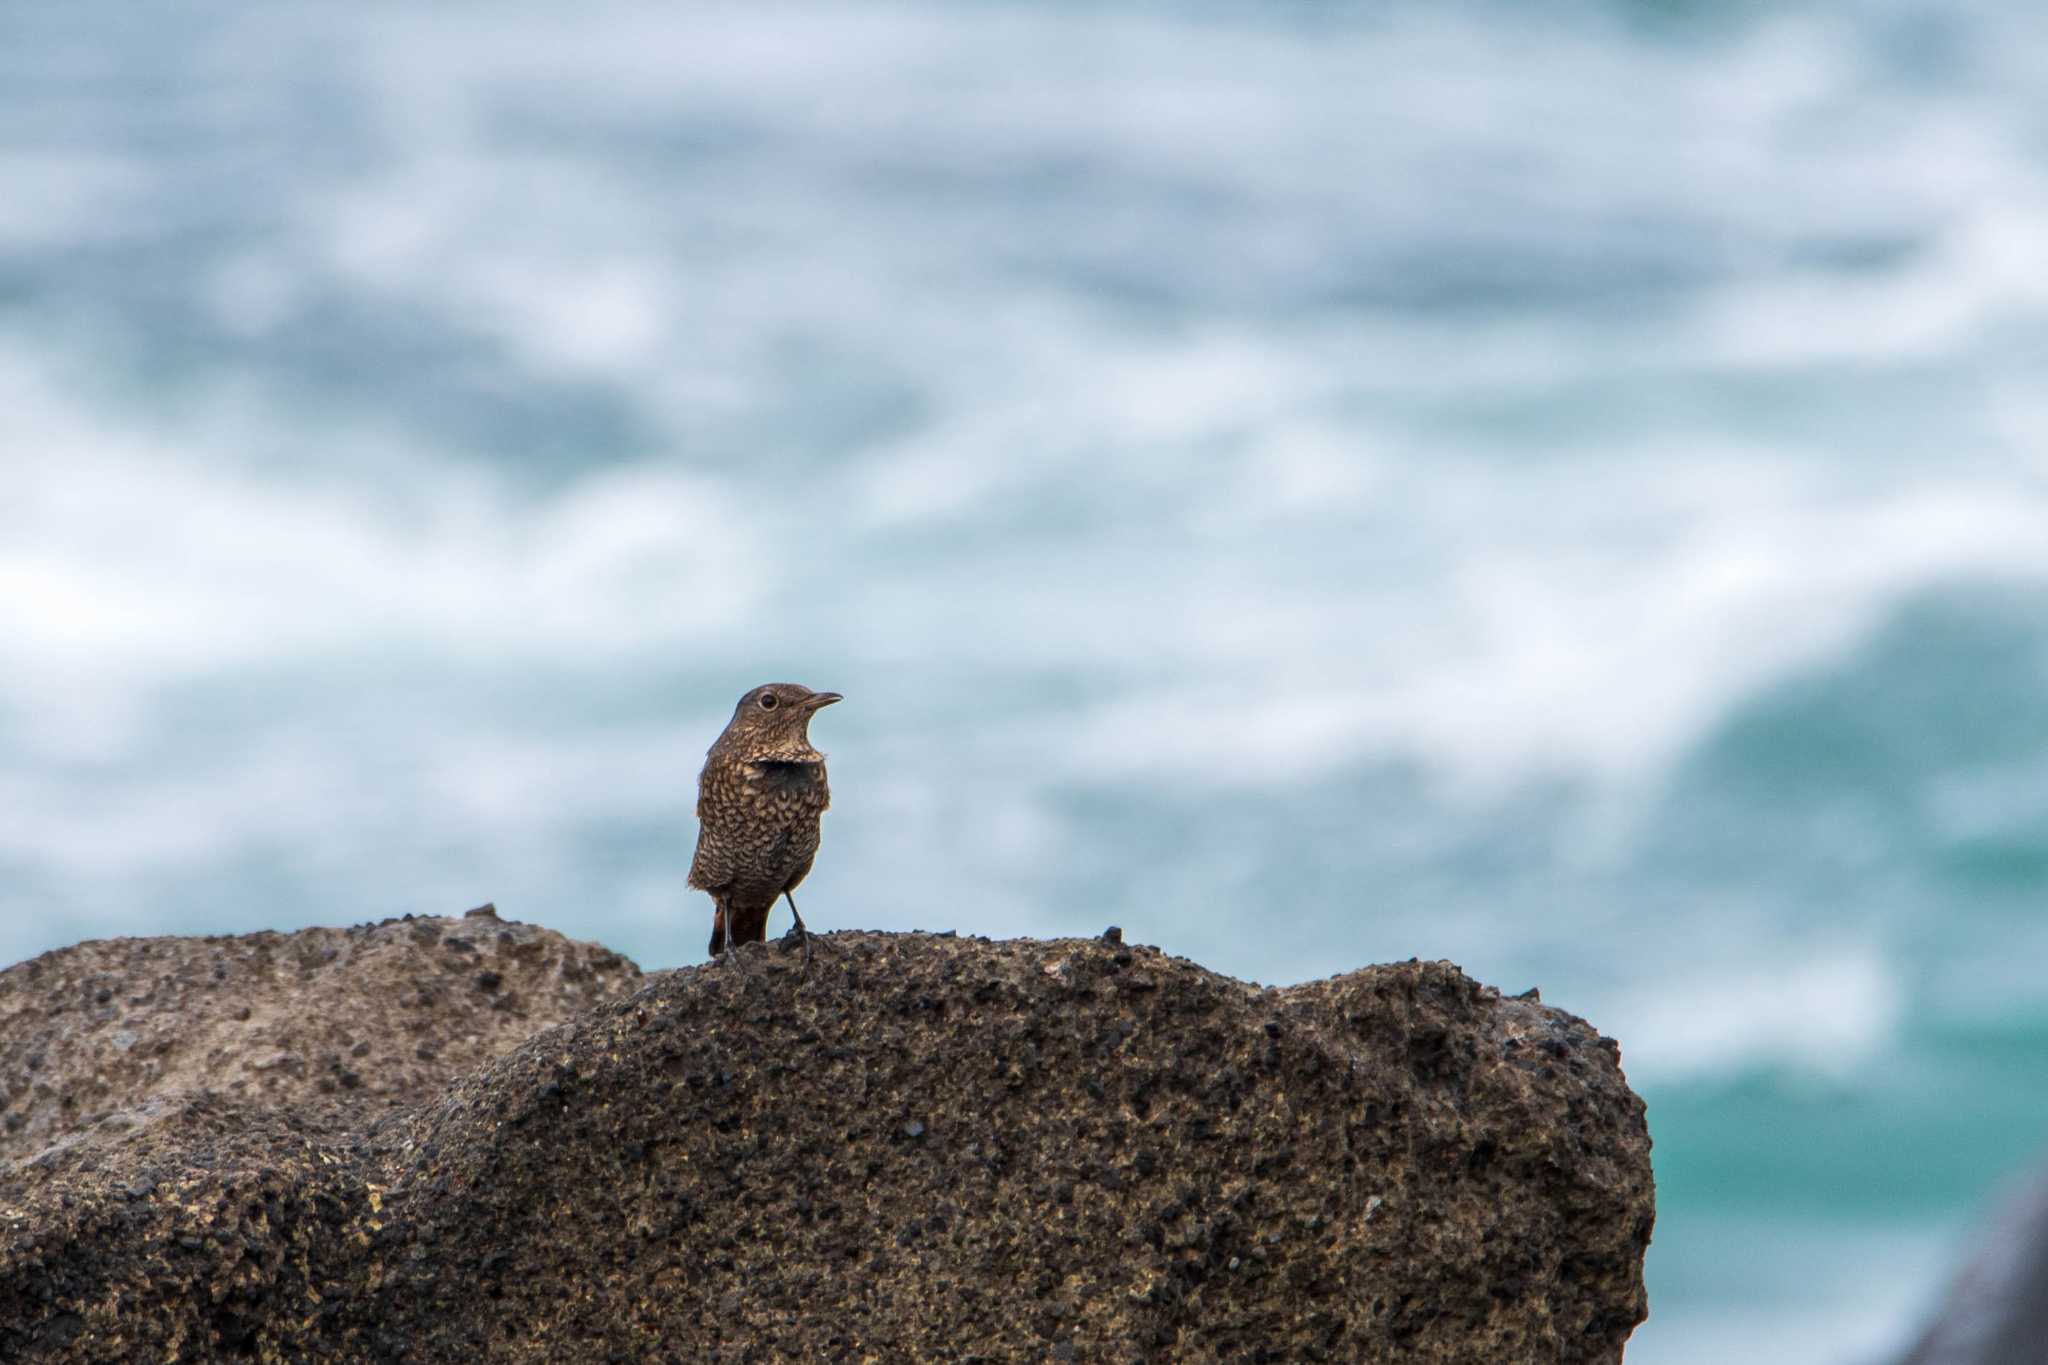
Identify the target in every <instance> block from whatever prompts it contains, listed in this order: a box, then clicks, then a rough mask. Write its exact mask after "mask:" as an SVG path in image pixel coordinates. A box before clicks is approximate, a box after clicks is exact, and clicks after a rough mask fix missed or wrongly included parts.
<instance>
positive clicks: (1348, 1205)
mask: <svg viewBox="0 0 2048 1365" xmlns="http://www.w3.org/2000/svg"><path fill="white" fill-rule="evenodd" d="M826 944H827V946H821V947H820V948H819V950H818V954H817V957H816V960H815V961H814V963H813V964H812V965H811V967H810V969H809V971H808V973H805V972H804V971H803V970H802V969H801V967H800V966H799V965H798V963H797V961H796V959H795V958H793V957H791V956H787V955H784V954H781V953H779V952H777V951H776V950H775V949H774V948H773V947H769V948H764V949H749V950H747V951H746V952H745V953H744V954H743V955H742V960H741V964H740V965H739V966H736V967H725V968H717V967H712V968H697V969H691V970H686V971H681V972H676V973H672V974H668V975H664V976H661V977H658V978H655V979H654V980H653V981H652V984H649V985H647V986H646V987H645V988H644V989H642V990H640V991H638V992H637V993H636V994H634V995H632V996H630V997H628V998H625V999H622V1000H619V1001H617V1002H616V1003H612V1004H605V1005H600V1006H598V1007H596V1008H594V1009H592V1010H590V1011H589V1012H587V1013H584V1014H582V1015H580V1016H578V1017H577V1018H574V1019H572V1020H570V1021H569V1022H568V1023H566V1024H563V1025H561V1026H559V1027H556V1028H553V1029H550V1030H548V1031H546V1032H542V1033H539V1034H537V1035H536V1036H534V1037H533V1038H531V1039H530V1040H529V1041H527V1042H526V1043H525V1044H524V1045H523V1046H520V1047H518V1048H517V1049H516V1050H514V1051H513V1052H511V1053H510V1054H508V1055H506V1056H504V1057H502V1058H501V1059H499V1060H498V1061H496V1062H493V1063H490V1064H488V1065H485V1066H482V1067H480V1068H478V1069H477V1070H475V1071H473V1072H471V1073H470V1074H468V1075H465V1076H463V1077H461V1078H460V1079H458V1080H456V1081H455V1082H454V1083H453V1084H451V1085H449V1086H448V1087H447V1088H446V1089H445V1090H443V1091H442V1092H440V1093H438V1094H436V1095H434V1096H432V1097H431V1098H428V1099H426V1100H425V1101H423V1102H421V1103H418V1104H415V1105H412V1106H410V1107H404V1108H398V1109H387V1110H384V1111H383V1112H382V1113H381V1114H380V1113H379V1112H378V1106H376V1105H373V1104H370V1103H367V1102H364V1103H363V1104H362V1107H361V1108H359V1109H357V1110H356V1111H354V1113H355V1117H354V1120H353V1121H352V1122H343V1121H340V1120H339V1119H337V1118H333V1117H323V1116H321V1115H320V1114H316V1115H314V1117H313V1118H311V1119H309V1118H308V1117H307V1114H306V1111H305V1110H304V1109H303V1108H301V1107H299V1106H296V1105H286V1106H281V1107H270V1106H267V1105H266V1103H265V1097H264V1096H262V1095H246V1096H232V1095H227V1094H205V1095H187V1096H185V1097H182V1098H177V1099H174V1100H169V1101H162V1102H159V1103H156V1104H154V1105H145V1106H143V1107H142V1108H141V1109H140V1110H134V1111H130V1112H128V1113H127V1114H126V1115H125V1116H124V1117H125V1124H124V1125H123V1126H122V1127H121V1129H120V1131H119V1132H118V1133H112V1134H105V1135H103V1136H102V1137H101V1138H100V1140H97V1141H94V1142H89V1143H87V1142H72V1143H70V1144H68V1145H66V1144H60V1145H57V1146H53V1147H51V1148H49V1149H47V1150H45V1151H44V1152H43V1153H42V1154H41V1155H39V1156H36V1157H34V1158H33V1159H31V1160H29V1161H27V1162H24V1163H19V1164H17V1165H16V1166H14V1167H13V1168H12V1169H11V1170H9V1171H8V1172H7V1173H6V1175H5V1177H4V1179H0V1358H5V1359H9V1360H13V1359H64V1360H109V1361H111V1360H133V1359H151V1360H156V1359H163V1360H168V1359H173V1358H182V1359H188V1360H205V1359H214V1358H233V1357H260V1358H264V1359H277V1360H392V1361H397V1360H407V1361H425V1362H435V1361H450V1362H455V1361H460V1362H465V1363H467V1362H474V1361H536V1362H538V1361H577V1360H628V1361H639V1360H655V1361H666V1360H674V1361H698V1360H735V1361H737V1360H758V1361H764V1362H765V1361H775V1360H786V1359H798V1360H849V1361H857V1360H877V1361H894V1360H956V1361H969V1360H984V1361H1001V1360H1045V1359H1052V1360H1085V1361H1099V1360H1100V1361H1135V1360H1197V1361H1199V1360H1270V1361H1295V1360H1318V1359H1328V1360H1371V1361H1382V1360H1384V1361H1394V1360H1400V1361H1442V1362H1452V1361H1456V1362H1472V1361H1503V1362H1508V1361H1512V1362H1516V1363H1517V1365H1522V1363H1524V1362H1543V1361H1570V1362H1577V1361H1618V1360H1619V1359H1620V1357H1621V1350H1622V1343H1623V1341H1624V1340H1625V1338H1626V1337H1627V1336H1628V1334H1629V1331H1630V1329H1631V1328H1632V1327H1633V1326H1634V1325H1635V1324H1636V1323H1637V1322H1639V1321H1641V1319H1642V1317H1643V1315H1644V1294H1643V1282H1642V1257H1643V1252H1644V1249H1645V1247H1646V1245H1647V1244H1648V1241H1649V1236H1650V1225H1651V1217H1652V1194H1651V1179H1650V1162H1649V1138H1648V1134H1647V1132H1646V1130H1645V1127H1644V1122H1643V1107H1642V1104H1641V1102H1640V1101H1639V1100H1637V1099H1636V1097H1635V1096H1634V1095H1633V1094H1631V1093H1630V1091H1629V1090H1628V1087H1627V1085H1626V1083H1625V1082H1624V1080H1623V1078H1622V1075H1621V1069H1620V1066H1619V1059H1618V1053H1617V1049H1616V1047H1615V1045H1614V1044H1613V1043H1612V1042H1611V1041H1610V1040H1607V1039H1604V1038H1601V1037H1600V1036H1599V1035H1598V1034H1596V1033H1595V1032H1594V1031H1593V1030H1592V1029H1591V1028H1590V1027H1588V1026H1587V1025H1586V1024H1585V1023H1584V1022H1583V1021H1581V1020H1579V1019H1576V1018H1574V1017H1572V1016H1570V1015H1568V1014H1564V1013H1562V1012H1560V1011H1558V1010H1554V1009H1549V1008H1546V1007H1545V1006H1543V1005H1541V1004H1538V1003H1536V1002H1534V1001H1533V1000H1519V999H1504V998H1502V997H1501V996H1500V995H1499V994H1498V993H1496V992H1495V991H1492V990H1490V989H1487V988H1485V987H1482V986H1479V985H1477V984H1475V983H1474V982H1472V981H1470V980H1468V979H1467V978H1466V977H1464V976H1463V975H1461V974H1460V973H1459V972H1458V971H1457V969H1456V968H1454V967H1451V966H1449V965H1447V964H1441V963H1413V962H1411V963H1407V964H1403V965H1397V966H1389V967H1375V968H1368V969H1366V970H1364V971H1359V972H1354V973H1351V974H1350V975H1347V976H1343V977H1338V978H1335V979H1332V980H1328V981H1322V982H1316V983H1313V984H1310V985H1305V986H1299V987H1294V988H1291V989H1286V990H1260V989H1257V988H1255V987H1251V986H1247V985H1243V984H1241V983H1239V982H1235V981H1231V980H1228V979H1226V978H1223V977H1219V976H1215V975H1213V974H1211V973H1209V972H1206V971H1203V970H1202V969H1200V968H1198V967H1195V966H1193V965H1191V964H1189V963H1186V962H1182V961H1178V960H1175V959H1171V958H1168V957H1165V956H1163V955H1162V954H1160V953H1158V952H1156V951H1154V950H1151V949H1145V948H1127V947H1124V946H1123V945H1121V944H1118V943H1115V942H1110V941H1095V940H1089V941H1056V942H1008V943H989V942H984V941H979V940H962V939H953V938H949V937H930V936H925V935H907V936H892V935H880V934H839V935H834V936H832V937H831V938H830V939H829V940H827V941H826ZM445 951H447V950H446V949H443V948H437V947H431V946H429V945H425V944H422V945H420V946H419V947H418V949H417V952H418V953H419V955H420V956H421V957H422V958H423V959H427V960H432V961H438V960H439V959H438V958H436V957H435V954H437V953H443V952H445ZM501 989H502V987H501ZM357 1027H358V1029H359V1030H360V1031H361V1034H362V1036H363V1037H367V1038H371V1039H372V1040H373V1050H374V1049H375V1048H376V1047H377V1046H378V1041H377V1040H381V1039H384V1038H386V1037H391V1036H396V1035H399V1034H401V1033H402V1030H403V1011H402V1010H401V1009H398V1008H393V1009H391V1010H389V1011H388V1012H387V1014H386V1017H383V1018H381V1019H380V1018H364V1019H361V1020H359V1021H358V1023H357ZM365 1089H367V1086H366V1085H364V1086H358V1087H356V1088H355V1089H353V1090H348V1091H340V1090H337V1091H335V1092H334V1093H332V1094H325V1095H320V1096H318V1097H317V1099H318V1101H319V1103H321V1104H326V1105H330V1106H335V1105H338V1106H341V1107H342V1110H344V1111H345V1110H346V1107H347V1106H348V1105H349V1104H350V1103H352V1102H354V1097H356V1096H358V1095H360V1094H361V1093H362V1092H363V1091H364V1090H365ZM316 1107H317V1106H316ZM336 1112H337V1113H338V1112H340V1111H336ZM100 1126H101V1127H102V1128H104V1127H105V1126H106V1124H105V1121H102V1124H101V1125H100Z"/></svg>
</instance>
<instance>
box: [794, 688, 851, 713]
mask: <svg viewBox="0 0 2048 1365" xmlns="http://www.w3.org/2000/svg"><path fill="white" fill-rule="evenodd" d="M844 700H845V698H844V697H842V696H840V695H839V694H838V693H837V692H813V693H811V695H810V696H808V697H805V698H804V699H803V702H802V703H801V704H802V706H803V708H804V710H806V711H815V710H817V709H818V708H819V707H821V706H830V705H831V704H832V703H833V702H835V701H844Z"/></svg>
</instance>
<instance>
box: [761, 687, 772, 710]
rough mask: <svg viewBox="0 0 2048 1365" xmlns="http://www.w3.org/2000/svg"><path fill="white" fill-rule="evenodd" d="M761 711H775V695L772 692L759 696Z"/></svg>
mask: <svg viewBox="0 0 2048 1365" xmlns="http://www.w3.org/2000/svg"><path fill="white" fill-rule="evenodd" d="M761 709H762V710H763V711H773V710H774V709H775V694H774V693H773V692H763V693H762V694H761Z"/></svg>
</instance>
